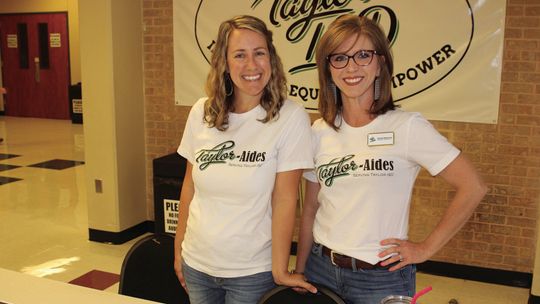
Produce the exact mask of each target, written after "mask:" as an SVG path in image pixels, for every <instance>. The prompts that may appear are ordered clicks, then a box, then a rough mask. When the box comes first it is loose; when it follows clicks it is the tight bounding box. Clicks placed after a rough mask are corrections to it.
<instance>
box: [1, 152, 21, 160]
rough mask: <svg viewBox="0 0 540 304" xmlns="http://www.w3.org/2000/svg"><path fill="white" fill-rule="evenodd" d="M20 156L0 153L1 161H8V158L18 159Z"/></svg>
mask: <svg viewBox="0 0 540 304" xmlns="http://www.w3.org/2000/svg"><path fill="white" fill-rule="evenodd" d="M18 156H20V155H17V154H5V153H0V160H2V159H8V158H13V157H18Z"/></svg>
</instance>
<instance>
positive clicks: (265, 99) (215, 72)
mask: <svg viewBox="0 0 540 304" xmlns="http://www.w3.org/2000/svg"><path fill="white" fill-rule="evenodd" d="M235 29H248V30H251V31H254V32H257V33H259V34H261V35H262V36H263V37H264V38H265V40H266V45H267V47H268V51H269V54H270V66H271V68H272V71H271V75H270V80H269V81H268V84H267V85H266V87H265V88H264V91H263V93H262V96H261V102H260V104H261V106H262V107H263V108H264V109H265V110H266V116H265V117H264V118H263V119H261V120H260V121H261V122H263V123H266V122H268V121H270V120H272V119H274V118H276V119H277V118H278V116H279V110H280V109H281V106H282V105H283V102H284V101H285V98H286V97H287V80H286V78H285V72H284V71H283V64H282V63H281V59H280V58H279V56H278V54H277V52H276V48H275V46H274V44H273V42H272V41H273V40H272V32H271V31H270V30H268V28H267V27H266V24H265V23H264V22H263V21H262V20H260V19H259V18H256V17H253V16H248V15H241V16H236V17H233V18H231V19H229V20H226V21H224V22H223V23H221V25H220V27H219V31H218V37H217V40H216V44H215V46H214V49H213V52H212V59H211V69H210V73H209V74H208V77H207V79H206V93H207V95H208V100H207V101H206V103H205V105H204V121H205V122H206V123H208V125H209V126H210V127H216V128H217V129H218V130H220V131H225V130H227V128H228V126H229V112H231V111H234V104H233V100H234V93H233V95H231V96H227V94H226V93H225V91H226V90H225V74H226V73H227V48H228V46H229V36H230V34H231V33H232V31H233V30H235Z"/></svg>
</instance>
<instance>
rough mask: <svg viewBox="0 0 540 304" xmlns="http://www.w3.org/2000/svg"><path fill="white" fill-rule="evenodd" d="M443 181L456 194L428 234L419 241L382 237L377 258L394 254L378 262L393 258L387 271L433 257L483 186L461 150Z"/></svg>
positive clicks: (482, 192) (476, 200)
mask: <svg viewBox="0 0 540 304" xmlns="http://www.w3.org/2000/svg"><path fill="white" fill-rule="evenodd" d="M439 176H441V177H442V178H443V179H444V180H445V181H446V182H448V183H449V184H450V185H451V186H452V187H454V188H455V189H456V194H455V196H454V198H453V199H452V201H451V202H450V205H449V206H448V208H447V209H446V211H445V213H444V214H443V216H442V218H441V220H440V222H439V223H438V224H437V226H436V227H435V229H434V230H433V231H432V232H431V233H430V235H429V236H428V237H427V238H426V239H425V240H424V241H423V242H420V243H414V242H410V241H407V240H400V239H396V238H391V239H385V240H383V241H381V245H383V246H387V245H391V247H390V248H388V249H386V250H384V251H382V252H381V253H379V257H384V256H387V255H389V254H395V255H394V256H393V257H391V258H389V259H387V260H385V261H384V262H382V265H388V264H391V263H394V262H397V261H400V262H399V263H398V264H396V265H394V266H392V267H391V268H390V271H393V270H397V269H399V268H401V267H403V266H405V265H407V264H416V263H421V262H424V261H426V260H427V259H429V258H430V257H431V256H433V255H434V254H435V253H436V252H437V251H438V250H439V249H441V248H442V247H443V246H444V245H445V244H446V243H447V242H448V241H449V240H450V239H451V238H452V237H453V236H454V235H455V234H456V233H457V232H458V231H459V229H461V227H463V225H465V223H466V222H467V220H468V219H469V218H470V216H471V215H472V213H473V212H474V210H475V209H476V207H477V206H478V204H479V203H480V201H481V200H482V198H483V197H484V195H485V194H486V191H487V187H486V185H485V184H484V182H483V181H482V179H481V177H480V175H479V174H478V172H477V171H476V169H475V168H474V166H473V164H472V163H471V162H470V161H469V160H468V159H467V157H465V156H464V155H463V153H461V154H460V155H458V157H456V159H454V160H453V161H452V162H451V163H450V164H449V165H448V166H447V167H446V168H445V169H444V170H443V171H441V173H439Z"/></svg>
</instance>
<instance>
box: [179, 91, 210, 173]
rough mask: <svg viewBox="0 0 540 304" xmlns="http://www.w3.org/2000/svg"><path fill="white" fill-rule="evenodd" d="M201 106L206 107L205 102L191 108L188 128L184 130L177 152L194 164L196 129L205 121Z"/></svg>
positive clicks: (201, 101) (187, 123)
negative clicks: (194, 135)
mask: <svg viewBox="0 0 540 304" xmlns="http://www.w3.org/2000/svg"><path fill="white" fill-rule="evenodd" d="M201 104H202V105H204V102H203V100H199V101H198V102H197V103H195V104H194V105H193V106H192V107H191V110H190V111H189V115H188V119H187V122H186V126H185V128H184V133H183V135H182V139H181V140H180V145H179V146H178V150H177V151H176V152H178V154H180V155H181V156H183V157H184V158H185V159H187V160H188V161H189V162H190V163H192V164H194V163H195V151H194V150H193V141H194V137H193V134H194V128H196V127H197V126H199V125H201V121H202V119H203V117H202V115H203V112H202V111H201V109H202V106H201Z"/></svg>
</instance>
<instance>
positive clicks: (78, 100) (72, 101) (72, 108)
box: [69, 82, 83, 124]
mask: <svg viewBox="0 0 540 304" xmlns="http://www.w3.org/2000/svg"><path fill="white" fill-rule="evenodd" d="M69 113H71V122H72V123H78V124H82V123H83V117H82V113H83V108H82V95H81V83H80V82H79V83H77V84H74V85H70V86H69Z"/></svg>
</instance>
